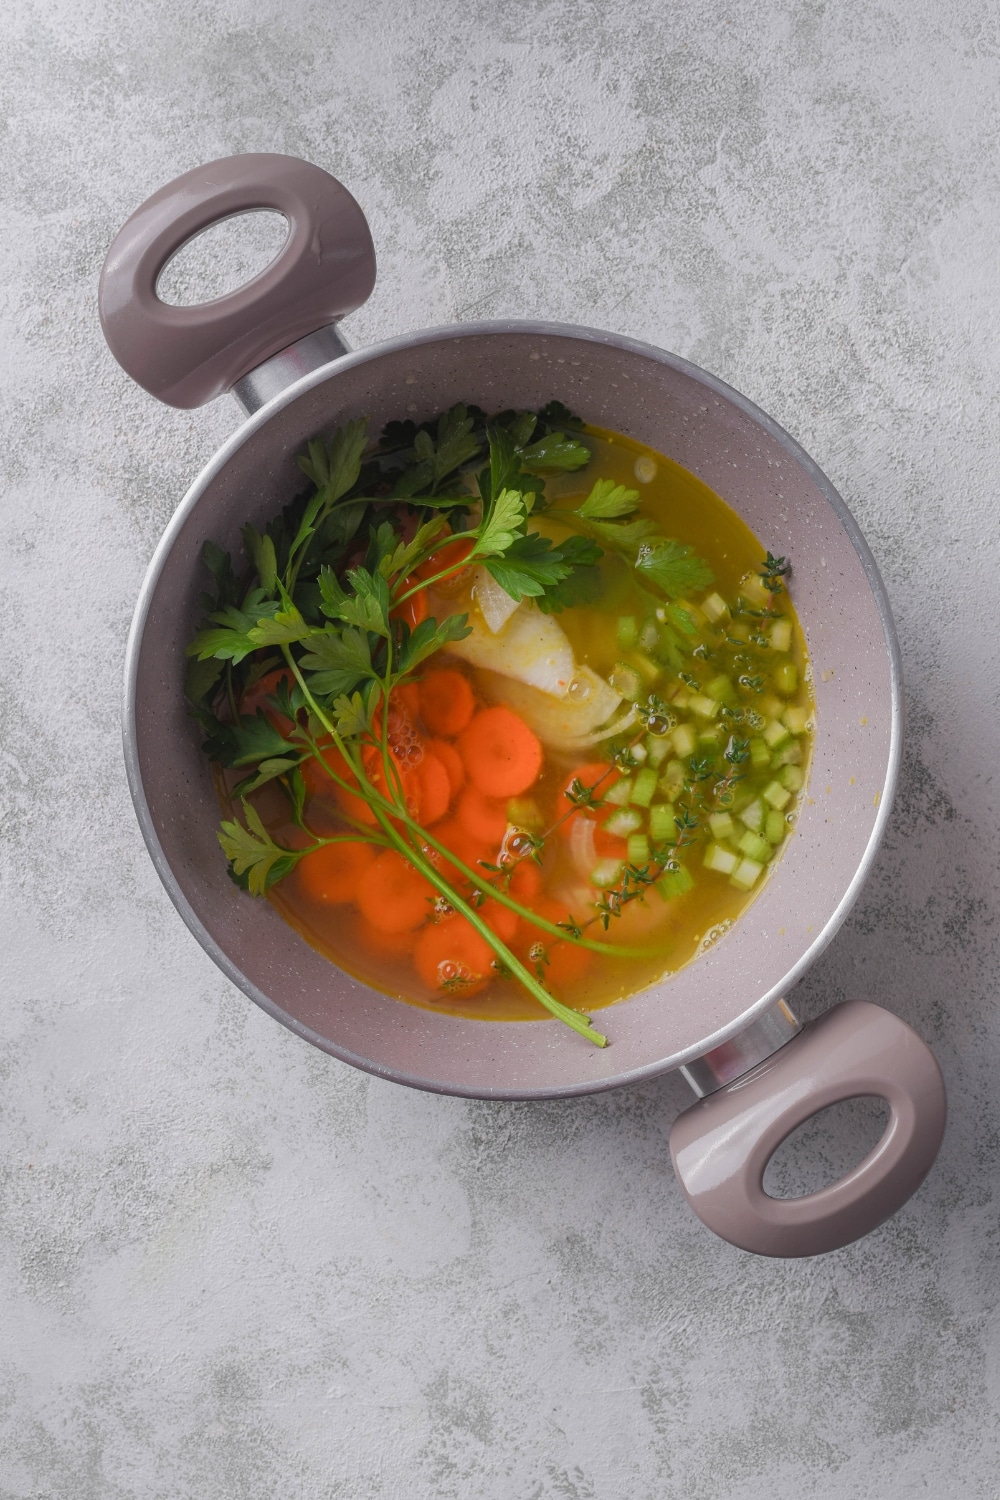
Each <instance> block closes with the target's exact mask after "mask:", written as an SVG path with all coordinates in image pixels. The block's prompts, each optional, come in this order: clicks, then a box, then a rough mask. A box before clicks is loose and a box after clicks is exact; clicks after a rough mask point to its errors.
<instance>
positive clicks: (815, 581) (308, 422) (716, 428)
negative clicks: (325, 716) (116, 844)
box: [126, 324, 899, 1097]
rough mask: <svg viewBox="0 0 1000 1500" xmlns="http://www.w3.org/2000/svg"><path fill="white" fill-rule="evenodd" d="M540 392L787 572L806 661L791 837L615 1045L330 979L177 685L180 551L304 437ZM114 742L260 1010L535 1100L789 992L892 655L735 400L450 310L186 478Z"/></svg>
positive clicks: (359, 360) (308, 1031)
mask: <svg viewBox="0 0 1000 1500" xmlns="http://www.w3.org/2000/svg"><path fill="white" fill-rule="evenodd" d="M553 397H555V398H558V399H559V400H561V401H563V402H565V404H566V405H567V406H569V407H570V408H572V409H573V410H575V411H577V412H578V413H579V414H580V415H581V416H582V417H583V418H584V419H585V420H587V421H590V422H594V423H597V424H600V425H602V426H605V427H609V428H612V429H615V430H617V431H620V432H623V433H626V434H629V435H631V436H633V437H635V438H638V439H639V440H640V441H642V442H644V443H647V444H649V445H650V446H651V447H653V448H656V449H658V450H660V451H661V452H663V453H665V454H667V455H669V456H670V457H671V458H673V459H675V460H677V461H678V462H679V463H681V464H683V465H684V466H685V467H686V468H688V469H690V470H692V471H693V472H694V473H695V474H697V475H698V477H699V478H701V479H702V480H704V482H705V483H706V484H708V485H710V486H711V487H712V488H713V489H714V490H716V491H717V492H718V493H719V494H721V495H722V496H723V498H724V499H725V500H726V501H727V502H728V503H729V504H730V505H731V506H733V508H734V509H735V510H736V511H737V512H738V513H739V514H740V515H741V516H742V517H743V519H744V520H745V521H746V522H747V524H748V525H749V526H750V527H751V529H752V530H753V531H754V532H755V533H756V534H757V535H758V536H759V537H760V539H761V542H762V543H763V544H764V545H765V546H767V547H769V548H770V550H771V551H772V552H774V553H785V554H786V555H788V556H790V557H791V559H792V560H793V563H794V566H795V574H794V584H793V587H794V598H795V604H796V608H797V610H798V613H799V617H800V619H801V621H802V624H803V627H804V629H805V632H806V637H807V640H808V644H809V650H810V654H811V658H812V663H813V668H814V673H815V683H814V687H815V694H816V700H817V735H816V743H815V751H814V759H813V767H812V774H811V779H810V783H809V786H808V788H807V800H806V805H805V807H804V808H803V811H802V814H801V817H800V820H799V824H798V829H797V834H796V837H795V838H793V839H792V840H791V841H790V844H789V847H788V849H787V850H786V851H785V854H784V856H783V858H782V860H781V862H780V864H779V866H778V868H777V869H776V871H775V872H774V874H773V875H772V876H771V877H770V878H769V880H768V881H767V883H766V885H765V886H764V888H763V890H762V892H761V894H760V896H759V897H758V898H757V900H756V901H755V902H754V903H753V905H752V906H751V908H750V909H749V911H748V912H747V913H746V914H745V915H744V917H743V918H742V919H741V920H740V921H739V922H738V923H737V924H736V926H735V927H734V928H733V929H732V930H731V931H730V932H728V933H727V934H726V935H725V936H723V937H721V938H720V939H719V940H718V941H716V942H714V943H713V944H712V945H711V946H710V947H709V948H708V950H707V951H706V952H704V953H703V954H702V955H701V956H700V957H699V958H698V960H697V961H696V962H695V963H693V964H691V965H689V966H688V967H687V969H684V970H682V971H681V972H680V973H679V974H677V975H675V976H673V977H670V978H667V979H665V980H664V981H662V982H660V983H659V984H657V985H655V986H653V987H651V988H650V989H648V990H646V991H644V992H642V993H641V994H639V995H636V996H634V997H633V998H631V999H630V1000H628V1001H625V1002H622V1003H621V1004H619V1005H617V1006H615V1007H612V1008H611V1009H608V1010H605V1011H602V1012H601V1013H600V1014H601V1023H600V1024H601V1029H602V1030H604V1031H605V1032H606V1033H607V1035H608V1036H609V1039H610V1043H611V1045H610V1046H608V1047H607V1048H606V1049H604V1050H598V1049H596V1048H593V1047H590V1046H588V1045H587V1044H586V1043H585V1042H583V1041H582V1040H581V1039H580V1038H579V1037H576V1036H574V1035H573V1034H572V1033H570V1032H568V1031H567V1030H566V1029H565V1028H564V1027H563V1026H561V1025H560V1024H559V1023H558V1022H555V1021H546V1022H538V1023H525V1024H509V1025H497V1024H487V1023H482V1022H475V1021H469V1020H463V1019H458V1018H454V1017H450V1016H440V1015H435V1014H434V1013H432V1012H429V1011H425V1010H422V1009H418V1008H416V1007H413V1006H408V1005H405V1004H402V1003H400V1002H399V1001H395V1000H392V999H390V998H388V997H386V996H383V995H380V994H378V993H377V992H375V991H373V990H371V989H370V988H368V987H367V986H365V985H363V984H361V983H359V982H358V981H356V980H354V979H352V978H350V977H349V976H347V975H345V974H343V973H341V972H340V971H339V970H337V969H336V968H334V967H333V966H332V965H330V964H329V963H328V961H327V960H325V959H324V958H322V957H321V956H320V955H319V954H317V953H315V952H314V951H313V950H312V949H311V948H309V947H308V946H307V944H305V943H304V942H303V940H302V939H301V938H299V937H298V936H297V935H296V934H295V933H294V932H293V931H292V930H291V929H290V928H289V927H287V926H286V924H285V923H284V922H283V921H282V920H281V918H280V917H279V916H278V915H277V913H276V912H274V910H273V909H272V908H271V907H270V906H269V905H268V904H266V903H264V902H252V901H251V900H250V899H249V898H247V897H243V896H240V895H238V894H237V893H236V892H235V891H234V889H233V886H232V883H231V881H230V880H229V878H228V876H227V874H226V869H225V864H224V861H223V860H222V858H221V856H220V853H219V848H218V844H217V842H216V839H215V829H216V826H217V824H218V819H219V809H218V804H217V801H216V798H215V793H214V789H213V787H212V782H211V777H210V774H209V770H208V766H207V763H206V761H205V759H204V756H203V755H202V754H201V751H200V749H199V742H200V738H201V736H200V732H199V730H198V727H197V725H196V724H194V722H193V721H192V720H190V719H189V718H188V717H187V715H186V713H185V708H184V703H183V698H182V681H183V670H184V654H183V653H184V646H185V644H186V642H187V641H188V639H190V636H191V634H192V632H193V629H194V627H195V624H196V622H197V619H198V617H199V614H200V610H199V606H198V603H197V596H198V593H199V591H200V590H201V589H202V587H203V572H202V568H201V564H200V561H199V554H200V550H201V547H202V544H203V543H204V541H205V540H207V539H209V538H211V539H213V540H215V541H217V542H220V543H221V544H222V545H224V546H226V547H230V548H232V549H234V550H236V549H238V546H239V529H240V527H241V526H242V525H243V524H244V523H245V522H246V521H247V520H250V521H253V522H255V523H257V524H260V523H261V522H262V521H263V520H264V519H266V518H267V517H268V516H270V515H271V514H272V513H273V512H274V510H275V509H277V508H278V506H279V505H280V504H282V503H284V502H285V501H286V500H287V499H288V497H289V496H290V495H292V494H294V493H295V492H296V490H297V489H298V488H299V487H300V485H301V475H300V473H299V471H298V469H297V468H296V466H295V461H294V460H295V454H296V453H297V452H299V451H301V449H302V447H303V445H304V444H305V442H306V441H307V439H308V438H310V437H313V436H315V435H316V434H317V433H319V432H327V431H329V430H330V429H331V428H332V427H334V426H336V425H338V424H339V423H341V422H343V421H345V420H347V419H349V418H352V417H357V416H367V417H368V418H369V419H370V422H371V427H372V430H373V431H377V430H378V429H379V427H380V426H381V424H382V423H383V422H384V421H386V420H388V419H389V418H392V417H402V416H405V415H408V416H413V417H416V418H417V419H419V418H421V417H425V416H429V415H432V414H434V413H436V412H437V411H439V410H441V409H443V408H445V407H447V406H450V405H452V404H454V403H455V402H456V401H468V402H475V403H477V404H478V405H480V406H482V407H484V408H486V409H487V410H498V409H502V408H504V407H508V406H517V407H535V406H539V405H542V404H544V403H545V402H546V401H548V400H551V399H552V398H553ZM127 671H128V677H129V687H128V696H129V702H128V704H127V712H126V753H127V759H128V763H129V774H130V779H131V781H132V785H133V793H134V795H135V797H136V802H137V809H138V812H139V816H140V822H141V823H142V826H143V831H144V834H145V835H146V838H147V841H148V842H149V844H150V849H151V853H152V854H153V857H154V860H155V861H156V863H157V867H158V869H159V871H160V874H161V877H162V878H163V879H164V881H165V884H166V885H167V888H168V890H169V891H170V893H171V896H172V898H173V899H174V901H175V903H176V904H177V906H178V908H179V910H180V911H181V913H182V915H183V916H184V918H185V920H186V921H187V922H188V924H189V926H190V927H191V928H192V930H193V931H194V932H195V934H196V935H197V936H198V937H199V940H200V941H202V942H203V944H204V945H205V946H206V947H207V948H208V950H209V952H211V953H212V955H213V957H215V958H216V959H217V961H218V962H220V963H221V964H222V966H223V968H225V969H226V971H227V972H228V973H229V974H230V977H231V978H233V979H234V981H235V982H236V983H238V984H239V985H240V986H241V987H242V988H243V989H244V990H245V991H246V992H247V994H249V995H250V996H251V998H253V999H254V1000H256V1001H257V1003H259V1004H261V1005H262V1006H263V1007H264V1008H265V1009H266V1010H268V1011H269V1012H270V1014H272V1015H273V1016H275V1017H276V1019H278V1020H280V1021H282V1022H283V1023H284V1024H286V1025H289V1026H290V1027H292V1029H294V1030H296V1031H298V1032H299V1033H300V1034H302V1035H304V1036H305V1037H307V1038H308V1039H309V1040H311V1041H313V1042H314V1043H316V1044H317V1045H319V1046H321V1047H323V1048H325V1049H326V1050H327V1051H330V1052H332V1053H334V1054H335V1055H337V1056H338V1057H341V1058H343V1059H344V1060H346V1061H348V1062H352V1063H354V1064H356V1065H358V1066H360V1067H363V1068H366V1069H368V1070H370V1071H373V1072H377V1073H381V1074H385V1075H387V1076H391V1077H394V1078H396V1079H398V1080H399V1081H402V1082H406V1083H410V1084H415V1085H417V1086H419V1087H424V1088H432V1089H439V1090H442V1091H446V1092H455V1093H463V1094H472V1095H477V1096H503V1097H533V1096H537V1095H553V1094H569V1093H580V1092H586V1091H589V1090H592V1089H598V1088H606V1087H611V1086H613V1085H615V1084H618V1083H621V1082H624V1081H626V1080H628V1079H631V1078H637V1077H641V1076H644V1075H648V1074H651V1073H655V1072H659V1071H663V1070H664V1069H667V1068H671V1067H675V1066H677V1065H679V1064H680V1063H683V1062H686V1061H688V1060H689V1059H690V1058H691V1057H693V1056H696V1055H698V1054H700V1053H702V1052H704V1051H706V1050H708V1048H709V1047H711V1046H714V1045H717V1044H718V1043H719V1042H720V1041H722V1040H724V1039H725V1038H726V1037H727V1036H729V1035H731V1034H733V1033H734V1032H735V1031H736V1030H738V1029H739V1027H740V1026H741V1025H744V1024H746V1022H747V1021H748V1020H749V1019H750V1018H751V1017H752V1015H753V1014H755V1013H757V1011H759V1010H760V1009H763V1008H764V1007H765V1006H766V1005H768V1004H770V1003H772V1002H773V1000H774V999H776V998H777V997H778V996H780V995H781V994H783V993H785V992H786V991H787V989H788V988H789V987H790V985H791V984H793V983H794V981H795V979H797V978H798V977H799V976H800V975H801V973H802V972H804V970H805V968H806V967H808V964H809V963H810V962H811V961H812V960H813V959H814V958H815V957H816V956H817V954H818V953H819V951H820V950H821V948H822V947H823V946H825V944H826V942H828V941H829V939H830V937H832V935H833V933H834V932H835V931H836V929H837V927H838V926H839V924H840V921H842V920H843V916H844V915H845V914H846V911H847V909H848V908H849V906H850V904H851V902H852V901H853V898H854V895H855V894H856V892H857V889H858V888H859V886H860V883H861V881H862V879H863V876H864V873H865V870H866V868H867V863H868V862H869V860H870V858H871V856H872V854H873V852H874V846H875V844H876V843H877V840H878V837H879V836H880V833H881V829H882V825H883V823H884V820H885V817H886V815H887V813H888V804H889V802H890V801H891V794H892V789H893V786H894V782H895V773H896V765H897V762H898V756H899V722H898V719H899V713H898V700H899V684H898V670H897V665H896V648H895V641H894V636H893V632H892V626H891V621H890V619H889V616H888V609H887V606H886V604H885V599H884V593H883V591H882V588H881V584H880V581H879V580H878V576H877V574H876V572H875V570H874V564H872V563H871V559H870V556H869V554H868V552H867V548H866V547H865V545H864V543H863V541H862V540H861V538H860V535H859V534H858V533H857V530H856V528H855V527H854V524H853V522H852V521H851V520H850V517H849V516H847V514H846V512H845V511H843V507H842V503H841V502H839V501H838V500H837V497H836V496H835V494H834V492H833V491H832V489H831V488H830V486H829V485H828V483H827V482H826V481H825V480H824V479H823V476H822V475H821V474H820V473H819V471H818V470H817V469H816V468H815V466H813V465H812V464H811V463H810V461H809V460H808V459H807V458H806V457H805V455H803V454H802V453H801V451H800V450H798V449H797V448H796V446H795V445H794V444H792V443H791V442H790V440H789V439H788V438H787V437H786V436H785V435H784V434H782V433H781V432H780V429H778V428H777V427H776V426H774V424H771V423H769V422H768V421H767V419H766V418H762V416H761V414H760V413H757V412H755V411H754V409H753V408H752V407H751V406H750V404H749V403H747V402H744V401H743V400H742V398H740V397H738V396H736V395H735V393H733V392H730V391H728V390H727V388H725V387H723V386H722V385H721V384H720V383H718V382H714V381H712V380H711V378H710V377H706V376H704V375H703V374H701V372H698V371H696V370H694V369H693V368H692V367H690V366H686V365H684V364H683V363H682V362H681V361H678V360H674V359H673V358H672V357H671V356H668V355H662V354H660V353H659V352H658V351H655V350H650V349H647V348H645V347H644V346H642V345H638V344H630V343H628V342H627V341H624V340H617V339H611V338H610V336H603V335H599V334H589V333H587V332H586V331H583V330H569V329H554V328H544V327H543V328H541V329H538V328H536V327H534V326H528V325H516V324H515V325H503V324H493V325H487V326H483V325H479V326H476V325H466V326H465V327H462V328H458V329H454V330H448V331H446V332H444V333H441V332H438V333H432V334H427V335H423V336H420V337H418V338H417V339H411V340H399V341H396V342H394V343H391V344H389V345H383V346H381V347H380V348H378V349H372V350H365V351H361V352H359V353H357V354H354V355H351V356H349V357H348V358H347V359H345V360H343V361H340V362H338V363H337V365H335V366H334V367H332V368H330V369H329V372H328V373H324V372H317V374H316V375H315V376H312V377H308V378H307V379H306V380H304V381H301V382H299V383H298V385H297V386H296V387H295V388H293V391H292V392H290V393H286V394H285V396H283V397H281V398H279V399H278V400H277V401H275V402H274V403H272V404H271V405H270V406H269V407H267V408H265V409H264V410H263V411H262V412H260V413H258V414H257V416H256V417H254V418H253V419H252V420H251V421H250V422H248V423H247V424H246V425H245V426H244V427H243V428H241V429H240V431H239V432H238V433H237V434H236V435H235V436H234V438H233V440H232V441H231V442H230V443H229V444H228V445H226V447H225V448H224V449H223V450H222V451H221V452H220V454H219V455H217V457H216V459H215V460H213V462H212V464H210V465H209V467H208V469H207V470H206V471H205V473H204V474H203V475H202V476H201V477H200V479H199V480H198V481H197V482H196V483H195V485H194V486H193V488H192V490H191V491H190V492H189V494H188V496H187V497H186V499H185V501H184V503H183V504H182V506H181V507H180V509H179V510H178V512H177V514H176V516H175V517H174V520H173V522H172V523H171V526H170V528H169V529H168V532H167V534H166V535H165V537H164V539H163V542H162V543H161V546H160V548H159V549H158V552H157V554H156V557H155V558H154V561H153V564H152V567H151V569H150V575H149V577H148V578H147V583H146V586H145V588H144V591H143V596H142V599H141V600H140V605H139V609H138V611H137V616H136V623H135V626H134V630H133V638H132V642H131V646H130V653H129V663H128V668H127Z"/></svg>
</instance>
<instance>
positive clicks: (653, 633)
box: [639, 620, 660, 651]
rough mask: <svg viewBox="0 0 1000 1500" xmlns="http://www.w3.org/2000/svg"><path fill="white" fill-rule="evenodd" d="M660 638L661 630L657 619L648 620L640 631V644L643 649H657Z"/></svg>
mask: <svg viewBox="0 0 1000 1500" xmlns="http://www.w3.org/2000/svg"><path fill="white" fill-rule="evenodd" d="M659 639H660V631H659V628H658V626H657V623H656V621H655V620H647V621H646V623H645V624H644V625H643V627H642V629H641V630H640V631H639V645H640V646H641V647H642V649H643V651H655V650H656V647H657V644H658V643H659Z"/></svg>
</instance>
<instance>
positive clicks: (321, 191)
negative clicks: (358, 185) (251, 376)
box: [98, 154, 375, 407]
mask: <svg viewBox="0 0 1000 1500" xmlns="http://www.w3.org/2000/svg"><path fill="white" fill-rule="evenodd" d="M255 209H275V210H277V212H278V213H280V214H283V215H284V216H285V218H286V219H287V221H288V237H287V239H286V240H285V243H284V245H283V247H282V249H281V250H280V251H279V253H278V255H277V257H276V258H275V259H274V260H273V261H272V262H271V264H270V265H269V266H268V267H267V268H266V269H265V270H264V271H262V272H261V274H260V275H259V276H255V277H254V278H253V280H252V281H249V282H248V283H247V284H246V286H242V287H240V288H239V290H238V291H235V292H231V293H229V294H228V296H225V297H218V298H216V299H215V300H214V301H212V302H205V303H202V304H201V305H200V306H197V307H171V306H169V305H168V304H167V303H165V302H161V301H160V299H159V297H158V296H157V295H156V282H157V278H158V277H159V275H160V272H161V271H162V270H163V267H164V266H165V265H166V263H167V261H168V260H169V259H170V257H171V256H172V255H174V254H176V252H177V251H178V250H179V249H180V248H181V246H182V245H183V244H185V243H186V242H187V241H188V240H189V239H191V238H192V237H193V236H194V235H196V234H199V233H200V232H201V231H202V230H203V229H207V228H208V227H209V225H211V224H215V223H218V222H220V221H221V220H223V219H229V218H232V217H233V215H234V214H242V213H251V212H253V211H254V210H255ZM374 285H375V248H374V246H373V244H372V237H371V233H370V231H369V228H368V223H367V220H366V219H365V216H364V214H363V213H362V211H361V209H360V207H359V206H358V204H357V202H356V201H355V199H354V198H353V197H352V196H351V194H350V193H349V192H348V191H347V189H346V188H345V187H344V186H343V185H342V184H341V183H339V182H338V181H337V179H336V178H335V177H331V176H330V174H329V173H328V172H324V171H323V170H322V168H321V167H316V166H313V165H312V164H311V163H309V162H305V161H300V160H299V159H298V158H297V157H294V156H276V155H270V154H256V155H249V156H227V157H223V158H222V160H221V161H214V162H209V163H208V164H207V165H206V166H203V167H195V168H194V170H193V171H191V172H185V173H184V175H183V176H182V177H177V178H175V180H174V181H173V182H168V183H167V185H166V187H162V188H160V190H159V192H157V193H154V194H153V196H152V197H151V198H147V199H146V201H145V203H143V204H142V205H141V207H139V208H137V209H136V211H135V213H134V214H133V215H132V217H131V218H130V219H129V220H128V222H127V223H126V224H125V225H124V226H123V228H122V229H121V231H120V233H119V234H118V235H117V237H116V238H115V241H114V243H113V245H112V246H111V249H110V250H109V251H108V254H107V259H106V260H105V262H104V269H103V270H102V272H101V285H100V291H99V293H98V298H99V305H100V312H101V325H102V327H103V329H104V336H105V338H106V339H107V341H108V344H109V346H110V349H111V352H112V354H113V355H114V356H115V358H116V359H117V361H118V363H119V364H120V365H121V366H122V367H123V369H125V370H126V371H127V372H128V374H129V375H131V376H132V379H133V380H135V381H137V382H138V383H139V385H141V386H143V387H144V388H145V389H146V390H147V391H149V392H150V393H151V394H152V395H154V396H157V397H158V398H159V399H160V400H161V401H165V402H166V403H167V404H168V405H170V406H183V407H190V406H201V405H202V404H203V403H204V402H206V401H211V400H212V399H213V397H215V396H219V395H221V394H222V393H223V392H224V391H228V390H231V389H232V387H233V386H234V385H235V384H236V382H237V381H238V380H240V379H242V377H243V376H245V375H246V374H248V373H249V371H250V370H252V369H254V368H255V367H256V366H257V365H259V364H262V363H263V361H264V360H266V359H269V358H270V357H271V355H273V354H277V353H278V351H279V350H281V349H285V348H287V347H288V345H289V344H292V343H294V342H295V341H296V340H297V339H300V338H304V337H305V336H306V335H307V334H310V333H314V332H315V331H316V329H318V328H322V327H324V326H326V325H329V324H330V323H334V322H336V321H337V319H338V318H342V317H345V316H346V314H347V313H349V312H353V311H354V309H355V308H357V307H360V306H361V304H362V302H364V301H365V300H366V298H367V297H368V296H369V295H370V294H371V290H372V287H373V286H374Z"/></svg>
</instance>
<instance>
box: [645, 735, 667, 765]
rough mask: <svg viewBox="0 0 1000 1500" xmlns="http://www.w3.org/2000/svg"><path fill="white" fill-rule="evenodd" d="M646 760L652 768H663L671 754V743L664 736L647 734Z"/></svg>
mask: <svg viewBox="0 0 1000 1500" xmlns="http://www.w3.org/2000/svg"><path fill="white" fill-rule="evenodd" d="M645 746H646V759H647V760H648V762H649V764H650V765H651V766H662V764H663V762H664V761H665V760H666V758H667V756H668V755H669V754H670V741H669V740H668V739H667V737H666V735H663V734H647V736H646V739H645Z"/></svg>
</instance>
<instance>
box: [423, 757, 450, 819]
mask: <svg viewBox="0 0 1000 1500" xmlns="http://www.w3.org/2000/svg"><path fill="white" fill-rule="evenodd" d="M415 775H416V781H417V785H418V787H419V790H420V811H419V813H418V814H417V816H418V817H419V819H420V821H421V822H422V823H423V824H424V826H425V827H429V826H430V825H431V824H432V823H436V822H437V821H438V819H439V818H443V817H444V815H445V813H446V812H447V811H448V805H449V803H450V802H451V781H450V780H449V778H448V772H447V770H446V768H445V767H444V765H443V764H442V763H441V761H440V760H439V759H438V758H437V756H436V755H425V756H424V758H423V760H422V761H421V762H420V764H419V765H418V766H417V768H416V772H415Z"/></svg>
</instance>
